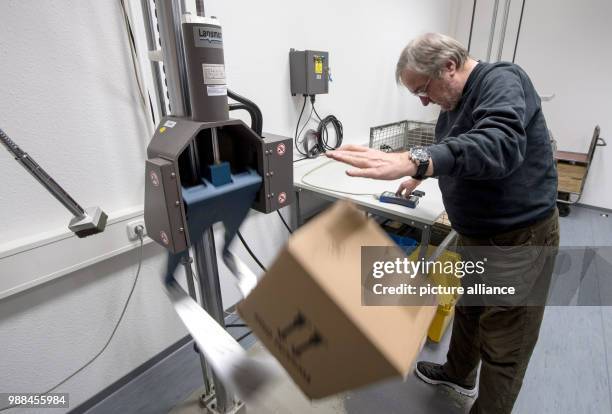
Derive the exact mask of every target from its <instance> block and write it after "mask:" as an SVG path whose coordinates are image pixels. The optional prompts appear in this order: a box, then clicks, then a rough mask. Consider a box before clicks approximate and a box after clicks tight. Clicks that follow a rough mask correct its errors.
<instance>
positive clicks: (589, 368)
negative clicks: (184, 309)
mask: <svg viewBox="0 0 612 414" xmlns="http://www.w3.org/2000/svg"><path fill="white" fill-rule="evenodd" d="M561 239H562V241H561V244H562V245H564V246H572V245H574V246H579V245H582V246H584V245H600V246H612V218H606V217H602V216H601V212H600V211H597V210H592V209H587V208H573V210H572V213H571V214H570V216H569V217H566V218H562V219H561ZM611 260H612V258H611V257H610V256H607V257H604V258H603V259H599V261H596V263H594V265H593V266H595V267H597V268H598V271H596V273H598V274H599V275H600V280H594V281H593V282H592V283H590V284H588V283H585V284H586V285H588V286H587V287H585V289H584V290H585V292H586V293H584V295H583V293H580V294H581V295H583V299H584V297H586V298H587V299H586V302H585V300H583V301H582V303H590V302H589V300H594V299H593V298H592V296H593V295H594V294H597V295H599V298H600V299H602V298H604V299H605V298H607V299H608V300H610V298H612V287H610V286H608V282H607V279H606V280H601V274H605V275H606V276H608V277H610V276H612V275H611V274H610V272H609V271H608V269H610V268H611V265H610V261H611ZM589 272H590V271H589ZM589 272H587V273H589ZM588 277H589V276H588V275H587V276H586V278H588ZM586 278H585V279H586ZM608 289H611V290H608ZM604 295H605V297H604ZM574 300H578V302H580V299H576V298H574ZM236 334H237V335H239V334H240V332H236ZM449 337H450V335H449V332H447V334H446V335H445V337H444V338H443V340H442V342H441V343H440V344H435V343H427V344H426V345H425V347H424V349H423V351H422V353H421V355H420V358H421V359H426V360H432V361H437V362H443V361H444V360H445V354H446V351H447V349H448V341H449ZM244 345H245V346H246V347H248V348H249V352H250V353H253V354H262V353H265V352H266V351H265V350H264V349H262V347H261V346H260V345H259V344H256V343H254V341H253V340H252V339H250V338H249V339H248V340H247V341H246V343H245V344H244ZM143 377H144V378H142V379H139V380H138V381H135V382H134V384H130V386H129V387H126V389H125V390H122V392H123V393H124V395H123V398H113V399H112V400H113V401H109V402H107V404H106V405H104V404H101V405H99V406H98V407H96V408H95V409H94V410H90V412H93V411H95V412H100V413H102V412H122V413H130V412H146V413H163V412H168V410H170V409H171V408H172V407H174V409H173V410H172V411H171V412H173V413H175V414H189V413H199V412H203V411H202V409H201V408H200V407H199V405H198V403H197V398H198V396H199V394H200V391H199V390H198V391H195V392H194V390H197V389H198V387H199V386H201V374H200V372H199V364H198V360H197V357H196V356H195V354H194V353H193V351H192V350H191V349H190V348H189V347H185V349H183V350H181V351H180V352H177V353H176V354H175V355H173V356H172V357H171V358H168V360H167V361H164V363H163V364H162V367H161V368H159V369H157V370H156V372H155V373H154V374H153V373H152V374H150V375H148V376H143ZM611 378H612V307H605V306H566V307H548V308H547V309H546V313H545V317H544V322H543V325H542V329H541V334H540V340H539V342H538V344H537V346H536V348H535V350H534V354H533V357H532V359H531V363H530V365H529V368H528V370H527V374H526V377H525V381H524V384H523V388H522V390H521V394H520V395H519V398H518V401H517V403H516V405H515V410H514V412H516V413H539V414H545V413H555V414H559V413H611V412H612V380H611ZM472 402H473V400H472V399H470V398H467V397H462V396H459V395H458V394H456V393H454V392H452V391H450V390H448V389H446V388H444V387H433V386H430V385H427V384H425V383H423V382H422V381H420V380H418V379H417V378H415V377H414V375H410V376H409V377H408V378H407V380H406V381H405V382H402V381H388V382H385V383H380V384H376V385H373V386H370V387H367V388H365V389H361V390H358V391H354V392H350V393H347V394H343V395H339V396H336V397H333V398H329V399H326V400H322V401H317V402H314V403H313V402H310V401H308V400H307V399H306V398H305V397H304V396H303V395H302V394H301V392H300V391H299V390H298V389H297V388H296V387H295V385H294V384H293V383H292V382H291V380H290V379H289V378H288V377H287V378H285V380H284V381H282V382H280V383H279V384H277V385H276V386H275V387H274V388H272V389H270V390H269V391H268V393H267V394H266V395H265V396H262V400H261V401H260V402H259V403H257V404H254V405H251V406H250V407H249V410H248V412H249V413H256V414H268V413H279V414H280V413H283V414H284V413H297V414H301V413H317V414H331V413H349V414H361V413H364V414H365V413H368V414H370V413H384V414H393V413H404V414H405V413H451V414H452V413H466V412H468V411H469V408H470V405H471V403H472ZM110 403H112V405H109V404H110Z"/></svg>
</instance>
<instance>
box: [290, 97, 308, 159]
mask: <svg viewBox="0 0 612 414" xmlns="http://www.w3.org/2000/svg"><path fill="white" fill-rule="evenodd" d="M304 108H306V95H304V104H303V105H302V110H301V111H300V116H299V118H298V121H297V124H295V136H294V137H293V142H294V143H295V148H296V149H297V151H298V152H299V153H300V154H302V155H306V154H305V153H303V152H302V150H301V148H300V143H299V142H298V128H299V127H300V121H301V120H302V115H304ZM302 129H303V128H302ZM300 134H301V132H300Z"/></svg>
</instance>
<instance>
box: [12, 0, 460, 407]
mask: <svg viewBox="0 0 612 414" xmlns="http://www.w3.org/2000/svg"><path fill="white" fill-rule="evenodd" d="M131 3H132V4H131V6H132V8H137V7H138V4H139V1H136V0H132V1H131ZM206 7H207V14H209V15H216V16H217V17H219V18H220V19H221V22H222V23H223V28H224V35H225V51H226V52H225V53H226V64H227V72H228V79H229V82H230V87H231V88H233V89H235V90H236V91H237V92H239V93H241V94H243V95H245V96H247V97H249V98H251V99H253V100H254V101H256V102H257V103H258V104H259V105H260V107H261V109H262V111H263V113H264V129H265V130H266V131H270V132H274V133H280V134H285V135H289V136H291V135H292V133H293V130H294V127H295V122H296V120H297V116H298V111H299V107H298V106H299V105H300V104H301V102H300V98H293V97H291V96H290V93H289V77H288V76H289V75H288V51H289V48H291V47H294V48H297V49H304V48H311V49H324V50H329V52H330V60H331V67H332V71H333V77H334V83H333V84H332V85H331V88H330V94H329V95H328V96H321V97H319V99H318V105H319V106H318V108H319V113H320V114H321V115H323V114H327V113H333V114H335V115H336V116H337V117H338V118H340V119H341V121H342V122H343V123H344V126H345V136H346V138H345V140H346V142H364V141H366V140H367V138H368V133H369V127H370V126H373V125H378V124H382V123H385V122H389V121H395V120H399V119H407V118H411V119H431V118H432V117H435V110H432V109H431V108H427V109H423V108H421V107H419V105H420V104H419V103H418V100H416V99H412V98H410V97H409V96H408V94H407V93H405V92H403V91H401V90H400V89H399V88H397V87H396V85H395V83H394V79H393V75H394V65H395V61H396V58H397V55H398V54H399V52H400V50H401V48H402V47H403V46H404V45H405V43H407V41H408V40H409V39H410V38H411V37H413V36H414V35H416V34H418V33H421V32H424V31H442V32H448V27H449V22H450V10H451V7H450V0H437V1H430V2H422V1H417V0H413V1H405V0H394V1H385V2H376V3H374V2H357V1H349V0H343V1H334V2H325V1H322V0H315V1H311V2H309V3H308V7H303V4H301V3H298V2H287V1H260V2H253V1H247V0H244V1H219V0H215V1H212V0H211V1H208V2H207V3H206ZM0 15H1V16H2V18H3V24H2V25H1V26H0V62H2V63H1V64H0V97H1V98H2V99H0V114H2V116H1V118H0V128H2V129H4V130H5V131H6V132H7V133H8V134H9V135H10V136H11V137H13V138H14V140H15V141H16V142H17V143H18V144H19V145H21V146H22V148H23V149H24V150H25V151H27V152H29V153H30V154H31V155H32V156H33V157H34V158H35V159H36V160H37V161H38V162H39V163H40V164H41V165H42V166H43V167H44V168H45V169H46V170H47V171H48V172H49V173H50V174H51V175H53V177H54V178H55V179H56V180H57V181H58V182H59V183H61V184H62V185H63V186H64V187H65V188H66V189H67V190H68V191H69V192H70V193H71V194H72V195H73V196H74V197H75V198H76V199H77V200H78V201H79V202H80V203H81V204H83V205H84V206H90V205H100V206H102V208H103V209H104V210H105V211H107V212H108V213H110V214H112V213H113V212H115V211H119V210H121V209H124V208H127V207H133V206H138V205H141V204H142V199H143V188H144V186H143V184H144V176H143V165H144V157H145V147H146V142H147V140H148V138H149V136H150V132H149V128H150V126H149V125H148V124H147V122H146V117H145V116H144V115H143V114H142V110H141V107H140V104H139V101H138V93H137V89H136V84H135V80H134V77H133V74H132V69H131V66H130V65H131V62H130V58H129V49H128V46H127V45H128V44H127V41H126V36H125V33H124V28H123V21H122V18H121V14H120V9H119V5H118V1H114V0H105V1H95V2H94V1H89V2H83V1H77V0H71V1H68V0H63V1H60V0H57V1H40V0H9V1H6V0H5V1H3V2H1V3H0ZM141 29H142V28H141V27H140V26H138V27H136V30H137V36H138V42H139V45H142V44H144V42H143V38H142V31H141ZM141 53H143V50H141ZM144 71H148V66H145V67H144ZM0 176H1V177H2V186H1V191H0V212H1V214H0V232H1V237H2V240H4V241H7V240H8V241H15V240H16V239H21V238H36V237H37V235H39V234H42V233H43V232H47V231H55V230H57V229H62V228H65V227H66V225H67V223H68V220H69V219H70V216H69V214H68V213H67V211H65V210H64V209H63V207H61V206H60V205H59V204H58V203H57V202H56V201H55V199H53V198H52V197H51V196H49V195H48V194H47V193H46V192H45V191H44V190H43V189H42V188H41V187H40V185H39V184H38V183H37V182H35V181H34V180H33V179H32V177H31V176H30V175H29V174H27V173H26V172H25V171H24V170H23V169H22V168H21V167H20V166H19V165H18V164H17V163H16V162H15V161H14V160H13V159H12V157H11V156H10V155H8V153H7V152H6V151H4V150H0ZM243 231H244V236H245V238H247V240H249V241H250V242H251V244H252V246H251V247H252V248H253V250H254V251H255V252H256V253H257V254H258V255H260V256H261V259H262V260H263V261H264V262H265V263H270V261H271V260H272V259H273V257H274V255H275V254H276V251H277V250H278V248H279V247H280V245H281V244H282V243H283V241H284V240H285V238H286V231H285V230H284V228H283V227H282V223H281V222H280V220H279V219H278V217H276V216H275V215H271V216H263V215H255V216H252V217H251V218H250V219H249V221H248V223H246V224H245V226H244V228H243ZM262 235H266V238H264V237H262ZM0 244H1V243H0ZM235 249H236V250H237V251H238V253H239V254H240V255H241V256H243V257H246V256H245V253H244V251H243V250H242V249H241V248H240V247H235ZM66 254H70V252H66ZM136 262H137V252H136V251H132V252H130V253H125V254H123V255H120V256H117V257H115V258H113V259H110V260H107V261H105V262H102V263H99V264H97V265H95V266H92V267H90V268H87V269H84V270H80V271H78V272H75V273H72V274H70V275H67V276H64V277H63V278H61V279H58V280H55V281H53V282H50V283H47V284H45V285H43V286H39V287H36V288H33V289H31V290H29V291H26V292H24V293H21V294H18V295H15V296H12V297H9V298H7V299H4V300H2V301H0V338H1V339H0V341H1V348H2V352H1V353H0V392H4V391H22V392H23V391H43V390H45V389H46V388H48V387H49V386H51V385H54V384H55V383H56V382H58V381H59V380H61V379H62V378H64V377H65V376H66V375H68V374H70V373H71V372H72V371H73V370H74V369H76V368H78V367H80V366H81V365H82V364H83V363H84V362H86V361H87V360H88V359H89V358H90V357H91V356H93V355H94V354H95V353H96V352H97V351H98V349H99V348H100V347H101V346H102V345H103V344H104V342H105V340H106V338H107V336H108V334H109V333H110V331H111V330H112V327H113V324H114V322H115V321H116V318H117V317H118V315H119V312H120V310H121V306H122V304H123V301H124V300H125V298H126V296H127V294H128V291H129V287H130V286H131V282H132V281H133V274H134V271H135V270H136ZM249 263H250V264H251V265H253V263H252V262H249ZM40 265H41V266H45V264H44V263H41V264H40ZM163 266H164V254H163V251H162V249H161V248H159V247H157V246H156V245H154V244H152V245H150V246H148V247H146V248H145V264H144V266H143V269H142V274H141V276H140V280H139V282H138V285H137V288H136V291H135V293H134V297H133V299H132V303H131V304H130V307H129V308H128V312H127V314H126V318H125V320H124V322H123V324H122V326H121V328H120V329H119V330H118V332H117V335H116V337H115V339H114V340H113V342H112V343H111V345H110V346H109V348H108V349H107V351H106V352H105V354H103V356H102V357H101V358H100V359H99V360H98V361H96V363H94V364H93V365H92V366H91V367H90V368H88V369H87V370H85V371H83V372H81V373H80V374H79V375H78V376H77V377H75V378H73V379H72V380H70V381H69V382H67V383H66V384H65V385H63V386H62V387H60V388H59V389H58V391H59V392H70V393H71V405H72V406H73V407H74V406H75V405H77V404H78V403H80V402H82V401H84V400H85V399H87V398H88V397H90V396H92V395H93V394H95V393H96V392H98V391H99V390H101V389H102V388H103V387H105V386H107V385H109V384H110V383H112V382H113V381H115V380H117V379H118V378H120V377H121V376H123V375H125V374H126V373H128V372H129V371H130V370H132V369H133V368H135V367H136V366H138V365H139V364H141V363H142V362H144V361H146V360H147V359H149V358H151V357H152V356H153V355H155V354H156V353H158V352H160V351H161V350H162V349H164V348H165V347H167V346H169V345H170V344H172V343H173V342H175V341H176V340H178V339H179V338H180V337H182V336H183V335H185V330H184V328H183V327H182V326H181V324H180V322H179V321H178V319H177V317H176V316H175V314H174V312H173V310H172V309H171V308H170V306H169V305H168V301H167V300H166V298H165V295H164V293H163V289H162V287H161V283H160V280H159V277H160V275H161V269H162V268H163ZM221 267H222V266H221ZM253 268H254V269H255V267H254V265H253ZM221 271H222V280H221V283H222V286H223V290H224V295H225V300H226V304H228V305H229V304H231V303H233V302H234V301H235V300H236V299H237V296H236V292H235V289H233V288H232V287H231V283H230V281H229V279H228V278H227V277H226V275H227V273H226V270H225V269H224V268H223V267H222V268H221ZM2 274H3V269H2V262H1V261H0V277H2Z"/></svg>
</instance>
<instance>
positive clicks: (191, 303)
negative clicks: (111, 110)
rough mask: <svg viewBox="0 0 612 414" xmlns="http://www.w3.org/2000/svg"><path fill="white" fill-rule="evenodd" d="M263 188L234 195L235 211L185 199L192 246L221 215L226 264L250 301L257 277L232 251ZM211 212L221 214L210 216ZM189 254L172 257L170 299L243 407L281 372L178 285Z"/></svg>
mask: <svg viewBox="0 0 612 414" xmlns="http://www.w3.org/2000/svg"><path fill="white" fill-rule="evenodd" d="M258 188H259V186H258V185H252V184H249V186H248V187H247V188H246V189H245V188H242V189H241V191H235V192H233V193H232V194H231V201H227V199H226V200H225V201H226V202H231V207H228V206H226V208H225V209H223V210H221V209H219V206H218V205H217V206H212V207H211V203H210V200H207V199H206V197H198V195H197V194H195V195H194V194H193V191H192V192H191V193H190V194H189V195H188V196H184V198H183V201H184V203H185V209H186V211H187V212H188V219H189V220H188V227H189V229H188V230H189V235H190V237H191V240H196V238H201V237H202V234H203V233H204V231H206V230H207V229H208V228H210V227H211V226H212V224H213V223H214V222H215V221H219V220H218V219H219V218H220V216H219V214H221V215H222V217H221V219H220V221H222V222H223V225H224V227H225V237H224V246H223V251H222V257H223V261H224V263H225V264H226V265H227V267H228V268H229V270H230V271H231V272H232V274H233V275H234V276H235V277H236V279H237V286H238V288H239V289H240V291H241V293H242V294H243V296H245V297H246V296H247V295H248V294H249V292H250V291H251V290H252V289H253V288H254V287H255V285H257V277H256V276H255V274H254V273H253V272H252V271H251V270H250V269H249V268H248V267H247V266H246V265H245V264H244V263H243V262H242V261H241V260H240V259H239V258H238V257H237V256H236V255H234V254H233V253H232V252H230V251H229V245H230V244H231V242H232V240H233V239H234V237H235V235H236V233H237V232H238V229H239V228H240V224H241V223H242V222H243V221H244V219H245V218H246V216H247V213H248V211H249V208H250V206H251V205H252V204H253V201H254V199H255V195H256V192H257V190H258ZM184 194H185V193H184ZM213 201H214V200H213ZM211 208H213V209H214V210H213V211H215V212H216V214H212V213H211ZM219 211H222V213H219ZM187 254H188V251H185V252H181V253H178V254H172V253H170V254H169V256H168V265H167V271H166V274H165V276H164V283H165V285H166V289H167V294H168V297H169V298H170V300H171V302H172V304H173V306H174V309H175V311H176V312H177V314H178V315H179V317H180V318H181V320H182V322H183V323H184V324H185V327H186V328H187V330H188V331H189V333H190V334H191V336H192V337H193V339H194V341H195V342H196V344H197V346H198V349H199V350H200V352H202V353H203V354H204V356H205V358H206V361H207V362H208V363H209V365H210V366H211V368H212V369H213V371H214V372H215V374H216V375H217V377H218V378H219V379H220V380H221V381H222V382H223V384H225V385H226V386H228V387H230V388H231V389H232V390H233V391H234V392H236V394H238V396H239V397H240V398H241V399H243V400H244V401H249V400H254V399H255V396H256V394H257V393H258V391H260V389H261V388H262V387H264V386H265V385H267V384H268V383H270V382H271V381H272V380H274V379H275V378H277V376H278V370H277V369H274V368H272V366H271V365H270V364H268V363H264V362H263V361H259V360H256V359H254V358H251V357H249V356H247V353H246V351H245V350H244V349H243V348H242V346H240V344H239V343H238V342H237V341H236V340H235V339H234V338H233V337H232V336H231V335H230V334H229V333H228V332H227V331H226V330H225V329H224V328H223V327H222V326H221V325H220V324H219V323H218V322H217V321H216V320H215V319H214V318H213V317H212V316H211V315H209V314H208V313H207V312H206V311H205V310H204V309H203V308H202V307H201V306H200V305H199V304H198V303H197V302H196V301H195V300H193V299H192V298H191V297H190V296H189V295H188V294H187V293H186V292H185V290H184V289H183V288H182V287H181V286H180V285H179V284H178V282H177V281H176V279H175V278H174V272H175V270H176V268H177V267H178V265H179V263H180V262H181V259H182V258H183V256H185V255H187Z"/></svg>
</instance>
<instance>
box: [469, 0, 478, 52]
mask: <svg viewBox="0 0 612 414" xmlns="http://www.w3.org/2000/svg"><path fill="white" fill-rule="evenodd" d="M475 15H476V0H474V5H473V6H472V21H471V22H470V37H469V39H468V49H467V51H468V55H469V54H470V47H471V46H472V31H473V30H474V16H475Z"/></svg>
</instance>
